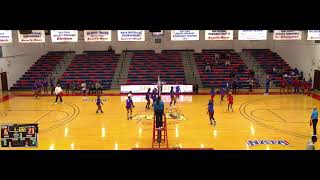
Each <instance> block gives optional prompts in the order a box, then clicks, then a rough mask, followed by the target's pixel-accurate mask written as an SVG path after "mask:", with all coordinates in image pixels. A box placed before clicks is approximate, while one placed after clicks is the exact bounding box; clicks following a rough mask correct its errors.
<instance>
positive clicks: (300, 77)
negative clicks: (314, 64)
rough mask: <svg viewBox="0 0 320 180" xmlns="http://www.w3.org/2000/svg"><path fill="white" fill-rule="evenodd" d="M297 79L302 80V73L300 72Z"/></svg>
mask: <svg viewBox="0 0 320 180" xmlns="http://www.w3.org/2000/svg"><path fill="white" fill-rule="evenodd" d="M299 79H300V80H302V79H303V72H302V71H301V72H300V76H299Z"/></svg>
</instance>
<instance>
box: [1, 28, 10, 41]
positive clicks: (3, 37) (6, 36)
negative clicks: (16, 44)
mask: <svg viewBox="0 0 320 180" xmlns="http://www.w3.org/2000/svg"><path fill="white" fill-rule="evenodd" d="M4 43H12V31H11V30H0V44H4Z"/></svg>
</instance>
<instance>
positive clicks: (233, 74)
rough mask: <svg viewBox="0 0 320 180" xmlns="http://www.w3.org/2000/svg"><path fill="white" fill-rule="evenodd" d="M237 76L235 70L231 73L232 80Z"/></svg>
mask: <svg viewBox="0 0 320 180" xmlns="http://www.w3.org/2000/svg"><path fill="white" fill-rule="evenodd" d="M235 76H236V73H235V72H234V70H233V71H231V73H230V78H234V77H235Z"/></svg>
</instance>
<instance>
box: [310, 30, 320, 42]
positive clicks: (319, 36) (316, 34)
mask: <svg viewBox="0 0 320 180" xmlns="http://www.w3.org/2000/svg"><path fill="white" fill-rule="evenodd" d="M307 40H320V30H308V37H307Z"/></svg>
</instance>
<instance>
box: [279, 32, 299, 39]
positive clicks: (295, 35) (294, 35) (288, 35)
mask: <svg viewBox="0 0 320 180" xmlns="http://www.w3.org/2000/svg"><path fill="white" fill-rule="evenodd" d="M273 40H301V31H293V30H274V31H273Z"/></svg>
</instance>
